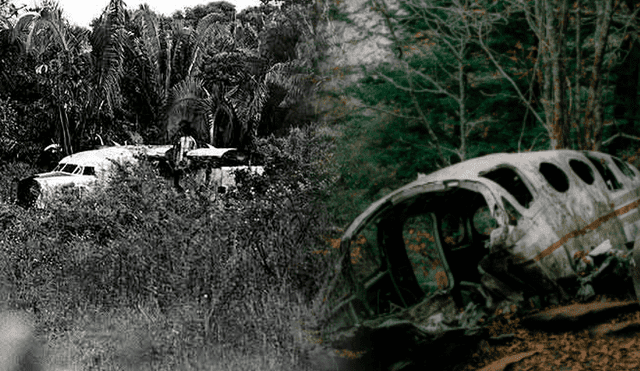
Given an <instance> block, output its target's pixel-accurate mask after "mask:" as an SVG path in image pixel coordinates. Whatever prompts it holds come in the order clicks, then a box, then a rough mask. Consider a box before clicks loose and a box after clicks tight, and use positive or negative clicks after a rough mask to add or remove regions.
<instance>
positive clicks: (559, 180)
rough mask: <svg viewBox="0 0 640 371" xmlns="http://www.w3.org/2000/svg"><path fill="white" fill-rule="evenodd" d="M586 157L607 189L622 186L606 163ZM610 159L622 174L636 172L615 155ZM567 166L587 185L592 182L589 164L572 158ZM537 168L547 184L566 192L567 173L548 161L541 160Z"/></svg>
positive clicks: (630, 176)
mask: <svg viewBox="0 0 640 371" xmlns="http://www.w3.org/2000/svg"><path fill="white" fill-rule="evenodd" d="M587 158H588V159H589V161H591V163H593V166H594V167H595V168H596V170H598V172H599V173H600V175H601V176H602V179H604V181H605V184H606V185H607V188H608V189H609V190H617V189H621V188H622V184H621V183H620V182H619V181H618V179H617V178H616V177H615V175H614V174H613V172H612V171H611V169H610V168H609V166H608V164H606V163H605V162H604V161H602V160H599V159H596V158H591V157H587ZM612 159H613V162H614V163H615V164H616V166H617V167H618V169H620V171H621V172H622V173H623V174H624V175H626V176H628V177H629V178H630V179H633V178H635V177H636V174H635V173H634V172H633V170H631V168H630V167H629V165H627V164H625V163H624V162H622V161H620V160H618V159H617V158H615V157H612ZM569 166H570V167H571V170H573V172H574V173H576V175H578V177H579V178H580V179H582V181H583V182H585V183H586V184H589V185H591V184H593V181H594V179H595V178H594V176H593V170H592V169H591V167H590V166H589V165H587V164H586V163H584V162H583V161H580V160H575V159H574V160H570V161H569ZM539 170H540V173H541V174H542V175H543V176H544V178H545V179H546V180H547V182H549V184H550V185H551V186H552V187H553V188H554V189H555V190H556V191H558V192H566V191H567V190H568V189H569V178H568V177H567V174H565V172H564V171H562V169H560V168H559V167H557V166H556V165H554V164H551V163H548V162H543V163H541V164H540V167H539Z"/></svg>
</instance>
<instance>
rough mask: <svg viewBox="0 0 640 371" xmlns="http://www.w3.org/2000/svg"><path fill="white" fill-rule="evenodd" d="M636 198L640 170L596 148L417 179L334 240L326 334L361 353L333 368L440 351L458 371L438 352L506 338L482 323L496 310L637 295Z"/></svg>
mask: <svg viewBox="0 0 640 371" xmlns="http://www.w3.org/2000/svg"><path fill="white" fill-rule="evenodd" d="M639 205H640V172H639V171H638V170H637V169H636V168H635V167H633V166H631V165H629V164H627V163H624V162H622V161H621V160H620V159H618V158H616V157H613V156H609V155H606V154H603V153H599V152H590V151H571V150H558V151H542V152H530V153H521V154H494V155H488V156H484V157H480V158H476V159H472V160H468V161H465V162H462V163H458V164H455V165H452V166H450V167H447V168H445V169H442V170H439V171H436V172H435V173H432V174H430V175H427V176H419V177H418V179H417V180H416V181H414V182H412V183H410V184H408V185H406V186H404V187H402V188H400V189H398V190H396V191H394V192H392V193H390V194H389V195H387V196H385V197H383V198H382V199H380V200H378V201H376V202H374V203H373V204H372V205H371V206H370V207H369V208H368V209H367V210H365V211H364V212H363V213H362V214H361V215H360V216H358V217H357V218H356V219H355V220H354V222H353V223H352V224H351V225H350V226H349V228H348V229H347V231H346V232H345V233H344V235H343V237H342V239H341V259H340V262H339V263H338V265H337V266H336V275H335V278H334V279H333V280H332V281H331V282H330V283H328V285H327V288H326V290H323V291H322V293H321V295H322V296H321V297H323V298H324V299H325V300H326V302H327V305H326V308H325V313H323V314H322V315H321V317H322V319H323V320H324V323H323V324H322V325H321V328H322V337H323V339H326V342H327V343H328V344H330V345H331V346H332V347H333V348H335V349H346V350H348V351H350V352H359V354H360V355H361V356H360V357H358V358H354V359H348V360H344V361H345V362H346V363H345V362H342V363H343V364H340V362H339V361H338V360H335V362H334V363H335V364H336V365H337V366H338V368H337V369H339V370H342V369H367V370H399V369H402V370H408V369H413V368H416V369H418V368H421V367H424V366H425V365H428V364H433V362H434V360H435V359H440V360H443V362H445V363H441V364H450V365H451V366H450V369H455V368H456V362H453V363H446V362H447V359H449V360H462V359H464V358H465V356H464V354H463V353H465V352H463V351H461V350H459V349H458V350H456V349H455V348H456V345H457V344H464V345H463V347H462V348H464V349H463V350H464V351H466V352H468V351H469V350H470V349H476V348H477V345H478V344H480V343H481V342H482V341H484V340H485V339H492V340H498V341H499V340H504V339H505V336H506V338H508V337H509V334H508V333H502V334H496V333H492V331H490V330H489V329H488V328H487V326H486V323H489V322H492V320H493V319H495V318H497V317H496V316H503V315H514V313H517V314H518V316H519V317H521V316H522V314H524V313H526V312H527V311H530V310H532V309H537V308H540V307H546V306H548V305H557V304H559V303H566V302H568V301H569V300H570V299H571V298H574V299H578V300H580V301H587V300H590V299H592V298H593V297H594V296H595V295H596V294H598V293H608V292H612V291H614V290H613V289H612V287H616V288H618V289H619V290H618V291H619V292H617V293H616V294H620V295H622V296H624V295H629V293H632V292H633V290H634V288H635V290H636V293H638V294H640V271H639V268H640V265H639V264H640V239H639V240H638V241H639V242H636V243H635V246H634V242H635V241H636V239H637V238H638V237H640V212H639V211H638V206H639ZM632 246H634V248H633V250H631V247H632ZM612 282H615V286H612V285H611V283H612ZM633 306H634V305H632V304H629V305H627V304H625V305H621V306H611V308H608V307H607V306H606V305H605V306H604V307H605V309H606V310H604V309H594V308H591V309H588V310H587V309H585V308H584V307H573V309H580V310H583V311H584V312H585V313H584V315H593V313H603V312H607V310H610V311H612V312H615V310H614V309H613V308H617V309H621V308H626V309H630V308H631V307H633ZM463 308H464V309H463ZM565 310H570V308H568V309H565ZM560 311H562V310H560ZM558 316H560V317H562V316H561V315H559V314H557V313H556V315H555V317H553V318H559V317H558ZM532 318H542V315H539V316H538V317H535V316H534V317H532ZM567 318H569V319H571V318H573V317H572V316H571V315H568V316H567ZM509 321H511V323H510V325H509V326H512V327H513V326H515V325H516V323H517V321H519V319H518V320H510V319H507V322H509ZM529 321H533V322H535V320H534V319H529ZM493 322H495V321H493ZM525 322H526V321H525ZM494 332H495V331H494ZM522 351H531V349H523V350H522ZM333 369H336V368H335V367H334V368H333Z"/></svg>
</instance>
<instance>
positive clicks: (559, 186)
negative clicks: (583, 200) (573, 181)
mask: <svg viewBox="0 0 640 371" xmlns="http://www.w3.org/2000/svg"><path fill="white" fill-rule="evenodd" d="M539 170H540V174H542V176H544V178H545V179H546V180H547V182H548V183H549V185H551V186H552V187H553V189H555V190H556V191H558V192H566V191H567V190H568V189H569V178H567V174H565V173H564V171H562V169H560V168H559V167H557V166H556V165H554V164H550V163H548V162H543V163H541V164H540V168H539Z"/></svg>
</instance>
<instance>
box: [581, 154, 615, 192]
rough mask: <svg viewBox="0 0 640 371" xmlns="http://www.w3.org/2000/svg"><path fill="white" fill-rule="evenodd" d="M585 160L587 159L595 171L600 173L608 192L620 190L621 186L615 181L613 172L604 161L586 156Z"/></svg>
mask: <svg viewBox="0 0 640 371" xmlns="http://www.w3.org/2000/svg"><path fill="white" fill-rule="evenodd" d="M587 158H588V159H589V161H591V163H592V164H593V166H595V167H596V170H598V172H599V173H600V176H602V179H603V180H604V183H605V184H606V185H607V188H608V189H609V190H610V191H613V190H617V189H621V188H622V184H620V182H618V179H616V177H615V175H613V172H612V171H611V169H609V167H608V166H607V162H606V161H605V159H599V158H596V157H591V156H587Z"/></svg>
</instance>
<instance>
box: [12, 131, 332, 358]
mask: <svg viewBox="0 0 640 371" xmlns="http://www.w3.org/2000/svg"><path fill="white" fill-rule="evenodd" d="M331 146H332V143H331V141H330V140H327V139H323V138H322V137H319V136H318V135H317V134H316V132H315V131H314V130H313V129H304V130H303V129H296V130H293V131H292V132H291V133H290V135H289V136H288V137H285V138H273V137H272V138H269V139H264V140H261V141H260V142H259V143H258V147H259V150H260V151H261V152H262V153H263V154H264V155H265V157H266V159H267V160H266V169H265V176H262V177H261V176H254V175H251V174H248V173H243V174H238V176H237V180H238V181H239V186H238V188H237V189H235V190H231V191H229V192H227V193H225V194H215V193H214V192H213V191H212V190H210V189H206V188H202V187H201V186H199V184H198V183H197V181H196V179H195V176H187V177H186V178H185V179H183V183H184V184H185V188H186V192H185V193H184V194H180V193H177V192H176V191H175V190H174V189H173V188H172V185H171V182H170V181H169V180H167V179H165V178H162V177H160V176H159V175H158V173H157V170H156V169H155V168H154V167H153V166H152V165H151V164H149V163H147V162H145V161H140V163H139V164H137V165H135V166H126V167H119V168H118V170H117V171H116V172H115V174H114V176H113V179H112V180H111V181H110V182H109V183H108V184H106V185H104V186H103V187H100V188H98V189H96V190H95V192H91V193H87V194H85V195H84V196H83V197H80V198H78V197H76V194H74V193H68V194H65V195H62V197H60V198H59V199H58V200H57V201H55V202H54V203H53V204H51V205H49V206H48V207H47V208H46V209H44V210H37V209H22V208H20V207H17V206H14V205H13V204H11V203H10V202H7V201H10V200H11V199H10V198H8V197H7V196H6V195H4V194H3V198H4V201H5V202H3V203H2V206H1V209H0V221H1V222H2V224H3V230H4V233H3V234H2V236H0V254H1V255H0V272H1V273H0V274H1V275H2V282H3V284H4V285H3V288H4V291H3V292H2V295H3V298H2V299H3V300H4V302H5V303H9V305H10V306H14V307H17V306H19V307H22V308H26V309H28V310H29V311H31V312H32V313H33V314H34V316H35V319H36V323H37V329H38V331H39V332H40V333H41V334H45V335H47V336H51V334H64V333H67V332H68V331H72V330H73V329H74V328H76V327H77V326H78V323H79V322H78V321H80V320H81V319H82V318H84V317H83V315H84V314H86V313H93V312H95V313H105V312H109V311H115V312H117V313H123V311H124V313H130V314H129V315H128V318H125V320H124V322H125V323H126V322H127V320H129V321H131V320H132V318H134V317H136V316H138V315H140V313H143V314H144V313H150V312H156V313H158V314H157V315H158V316H165V317H163V318H172V319H173V320H175V321H176V322H175V323H178V324H179V325H180V328H181V331H180V333H181V334H182V335H181V339H183V340H184V341H187V340H186V339H189V340H188V348H189V349H192V348H194V349H200V348H202V349H206V347H210V346H219V345H220V344H225V345H226V346H235V347H238V349H244V350H246V351H250V352H254V351H255V352H257V353H258V354H259V353H261V352H266V353H269V354H272V355H274V354H275V355H276V356H277V357H278V358H280V359H288V360H290V363H291V364H293V363H295V360H296V359H297V353H296V352H295V351H294V348H296V346H298V345H299V344H298V345H296V344H295V341H294V339H295V338H296V335H295V334H296V329H295V326H296V324H297V323H299V322H301V321H307V320H309V318H305V316H306V317H309V316H310V314H309V309H308V308H309V307H310V303H311V301H312V298H313V297H314V294H315V293H316V292H317V290H318V289H319V285H320V284H321V282H323V280H322V278H323V277H324V275H325V272H327V271H328V269H327V267H328V264H329V263H330V259H331V255H328V256H325V255H322V254H314V253H313V252H314V251H317V250H320V249H324V248H326V237H327V236H330V235H331V230H332V228H331V225H330V222H329V219H328V212H327V210H326V208H325V207H324V206H323V205H324V202H323V200H324V199H326V198H327V197H328V194H329V193H328V192H329V187H330V185H331V184H332V182H333V180H332V177H333V175H332V174H333V173H332V169H331V168H330V167H328V166H326V164H325V163H323V160H325V159H327V158H328V157H327V156H328V153H329V150H330V149H331ZM131 313H136V315H134V314H131ZM176 313H180V315H176ZM145 316H147V314H145ZM125 317H127V316H126V315H125ZM132 326H133V325H132ZM134 327H135V326H134ZM167 331H169V330H167ZM58 336H61V335H58ZM161 339H162V336H157V334H156V335H154V339H153V341H152V342H151V343H153V342H155V343H154V344H155V345H153V347H155V348H154V349H156V350H155V352H156V353H157V354H163V352H164V353H166V351H167V349H164V350H163V349H162V347H163V346H167V343H166V342H165V343H163V342H162V340H161ZM158 342H159V343H158ZM169 343H171V342H169ZM183 345H184V344H183ZM174 346H175V344H174ZM185 346H186V345H185ZM203 347H204V348H203ZM185 349H186V348H185ZM103 358H104V357H103ZM104 359H105V360H106V359H107V358H104ZM279 367H280V366H279ZM292 367H293V366H292ZM98 368H100V367H98ZM154 368H157V367H156V366H154ZM161 368H162V367H161Z"/></svg>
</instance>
